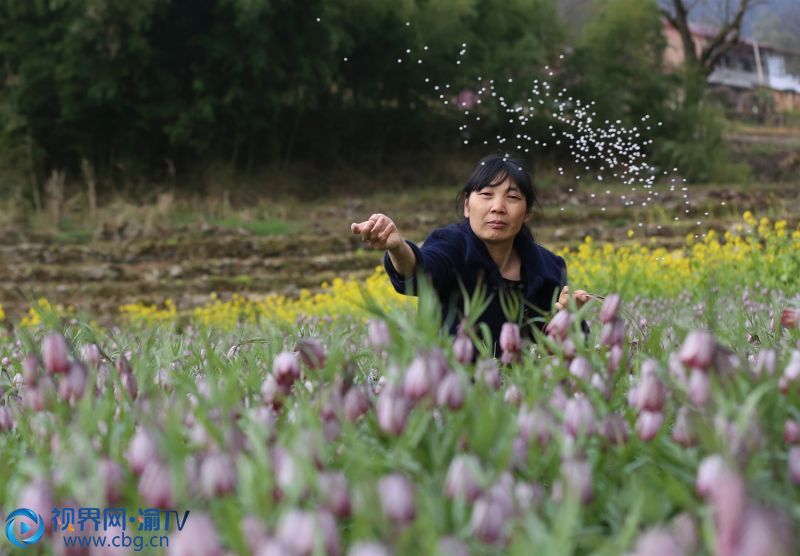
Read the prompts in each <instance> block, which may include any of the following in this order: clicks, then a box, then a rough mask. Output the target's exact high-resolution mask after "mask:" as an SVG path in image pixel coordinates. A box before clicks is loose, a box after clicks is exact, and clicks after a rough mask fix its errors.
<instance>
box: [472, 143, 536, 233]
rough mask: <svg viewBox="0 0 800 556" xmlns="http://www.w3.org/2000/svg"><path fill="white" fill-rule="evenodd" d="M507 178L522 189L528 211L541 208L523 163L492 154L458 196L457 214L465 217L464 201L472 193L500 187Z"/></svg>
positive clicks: (474, 172) (477, 167) (480, 165)
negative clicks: (536, 207) (495, 186)
mask: <svg viewBox="0 0 800 556" xmlns="http://www.w3.org/2000/svg"><path fill="white" fill-rule="evenodd" d="M506 177H509V178H511V181H513V182H514V184H516V186H517V187H519V188H520V191H521V192H522V195H523V196H524V197H525V209H526V210H528V211H529V210H531V209H532V208H533V207H534V206H539V199H538V198H537V196H536V187H534V185H533V180H532V179H531V175H530V174H529V173H528V171H527V170H525V166H524V165H523V164H522V162H521V161H519V160H517V159H514V158H511V157H509V156H505V155H500V154H491V155H489V156H487V157H485V158H483V160H481V161H480V162H478V165H477V166H476V167H475V170H473V172H472V175H471V176H470V177H469V179H468V180H467V183H466V184H465V185H464V188H463V189H462V190H461V192H460V193H459V194H458V197H457V198H456V214H458V215H459V216H462V215H463V211H464V201H465V200H466V199H467V198H468V197H469V195H470V194H471V193H472V192H474V191H480V190H481V189H483V188H484V187H489V186H491V185H498V184H500V183H502V182H503V181H504V180H505V179H506ZM523 227H526V226H523Z"/></svg>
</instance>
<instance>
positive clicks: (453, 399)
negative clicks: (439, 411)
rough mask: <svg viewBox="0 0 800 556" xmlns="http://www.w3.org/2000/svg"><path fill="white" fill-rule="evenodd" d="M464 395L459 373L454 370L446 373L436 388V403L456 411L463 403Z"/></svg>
mask: <svg viewBox="0 0 800 556" xmlns="http://www.w3.org/2000/svg"><path fill="white" fill-rule="evenodd" d="M465 397H466V394H465V393H464V386H463V384H462V383H461V378H460V377H459V375H458V374H457V373H455V372H450V373H447V375H445V377H444V378H443V379H442V381H441V382H440V383H439V388H437V390H436V403H437V405H439V406H440V407H444V406H446V407H447V408H449V409H451V410H453V411H456V410H458V409H461V406H463V405H464V398H465Z"/></svg>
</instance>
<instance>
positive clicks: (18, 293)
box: [0, 183, 800, 317]
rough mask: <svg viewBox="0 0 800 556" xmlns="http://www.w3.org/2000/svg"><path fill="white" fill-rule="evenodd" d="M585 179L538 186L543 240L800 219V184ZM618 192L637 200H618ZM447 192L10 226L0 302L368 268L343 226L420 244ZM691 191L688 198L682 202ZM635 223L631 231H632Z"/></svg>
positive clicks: (268, 287)
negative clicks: (37, 227)
mask: <svg viewBox="0 0 800 556" xmlns="http://www.w3.org/2000/svg"><path fill="white" fill-rule="evenodd" d="M583 187H584V188H583V189H581V190H578V191H574V192H569V191H568V190H567V189H548V190H546V191H543V192H542V195H541V196H542V204H543V209H542V211H541V212H540V213H539V214H538V215H537V217H536V221H535V222H534V231H535V233H536V235H537V238H538V240H539V241H540V242H541V243H543V244H544V245H546V246H548V247H551V248H557V247H561V246H564V245H567V246H569V245H575V244H577V243H578V242H580V241H581V240H582V239H583V238H584V237H585V236H586V235H591V236H592V237H593V238H594V239H596V240H598V241H613V242H615V243H618V244H619V243H623V242H626V241H633V240H637V241H640V242H646V243H648V244H652V245H665V246H671V245H678V244H679V243H681V242H682V241H683V240H684V238H685V236H686V234H688V233H690V232H691V233H695V232H698V231H700V230H705V229H708V228H713V229H716V230H717V231H720V232H722V231H724V230H725V229H727V228H728V227H729V226H731V225H732V223H733V222H734V221H738V220H739V219H740V217H741V214H742V212H744V211H745V210H751V211H752V212H754V213H755V214H756V215H757V216H760V215H767V216H769V217H770V218H786V219H787V220H788V221H789V224H790V226H794V225H796V223H797V219H798V218H799V217H800V215H798V213H797V211H796V208H795V207H797V206H798V202H800V199H799V198H798V197H800V184H798V183H790V184H782V185H761V184H758V185H751V186H749V187H740V186H724V187H723V186H709V187H699V186H692V187H689V188H688V191H686V192H684V191H681V188H676V191H674V192H669V191H668V187H667V188H665V187H660V188H658V189H657V190H658V191H659V192H660V193H659V196H658V197H657V200H655V201H653V202H651V203H649V204H648V206H647V207H642V206H641V203H642V201H644V200H645V195H644V194H643V193H642V192H641V191H640V192H631V191H627V193H623V190H622V189H621V188H620V187H616V188H611V189H608V191H610V193H606V191H607V189H606V187H602V188H601V187H592V188H589V187H586V186H583ZM685 194H686V195H689V197H688V199H687V198H684V197H683V195H685ZM621 195H625V196H626V200H627V201H634V203H633V205H632V206H630V207H623V205H622V201H620V196H621ZM454 198H455V189H454V188H440V189H425V190H418V191H413V192H407V193H403V194H400V195H389V194H386V193H381V194H376V195H374V196H371V197H361V198H353V197H339V198H333V199H329V200H327V201H324V202H318V201H315V202H314V204H311V205H304V204H303V202H302V201H300V200H293V201H291V200H286V201H283V202H281V203H278V205H279V206H276V207H274V211H273V212H274V213H275V214H279V215H280V218H281V220H283V221H285V222H287V223H288V224H289V226H288V228H289V229H290V230H291V231H288V232H285V233H277V234H272V235H258V234H257V233H254V232H252V231H248V229H245V227H242V226H239V227H231V226H221V225H211V224H208V223H205V222H203V223H192V224H179V223H175V224H174V225H166V226H164V225H159V226H149V227H147V226H137V225H136V224H137V223H136V222H133V221H130V222H121V223H117V224H116V225H115V226H116V227H111V226H109V225H103V226H98V228H97V229H96V230H90V232H91V233H89V234H87V235H83V236H79V237H78V238H73V239H69V238H65V237H63V236H57V235H52V234H44V233H36V232H33V231H29V230H24V229H19V228H7V229H5V230H0V304H1V305H2V306H3V307H4V309H5V311H6V312H7V313H8V314H9V315H11V316H14V315H18V314H20V313H22V312H24V311H25V310H26V309H27V307H29V306H30V302H31V300H32V299H35V298H38V297H40V296H44V297H47V298H48V299H49V300H50V301H51V302H54V303H62V304H72V305H75V306H76V307H77V308H79V309H85V310H88V311H90V312H91V313H92V314H93V315H98V316H100V317H102V316H103V315H112V314H115V313H116V310H117V308H118V307H119V306H120V305H123V304H125V303H130V302H134V301H143V302H146V303H160V302H162V301H163V300H164V299H166V298H171V299H173V300H174V301H175V302H176V304H177V305H178V306H179V307H188V306H192V305H196V304H199V303H202V302H204V301H206V300H207V299H208V296H209V295H210V294H211V293H212V292H216V293H217V294H218V295H219V296H221V297H225V296H229V295H231V294H233V293H234V292H240V293H243V294H245V295H259V294H263V293H266V292H270V291H277V292H280V293H284V294H290V295H291V294H296V293H298V292H299V290H300V289H302V288H308V289H310V290H312V291H313V290H315V289H317V288H319V286H320V284H321V283H322V282H324V281H330V280H331V279H332V278H334V277H336V276H346V275H353V276H356V277H362V276H366V275H368V274H369V273H370V272H371V271H372V270H373V269H374V267H375V266H376V265H379V264H380V263H381V256H382V255H381V253H378V252H375V251H370V250H365V249H363V248H362V247H361V243H360V241H359V239H358V238H356V237H354V236H351V235H350V233H349V225H350V223H351V222H353V221H356V220H363V219H366V218H368V217H369V215H370V214H372V213H374V212H384V213H386V214H389V215H390V216H392V217H393V218H394V219H395V221H396V222H397V224H398V226H399V227H400V229H401V230H402V231H403V233H404V234H405V235H406V236H407V237H408V238H409V239H411V240H414V241H422V240H423V239H424V238H425V236H426V235H427V233H428V232H430V230H431V229H433V228H435V227H437V226H441V225H445V224H447V223H449V222H452V221H454V220H455V218H456V212H455V201H454ZM687 200H688V201H689V202H690V203H691V205H685V203H686V201H687ZM682 205H684V206H689V207H690V208H691V210H692V214H693V216H691V218H689V217H686V218H683V219H681V220H679V221H678V222H675V221H674V220H673V215H675V214H680V212H681V211H680V210H678V209H679V208H680V207H681V206H682ZM705 213H708V215H707V216H706V214H705ZM695 215H697V216H695ZM698 217H699V219H700V220H701V221H702V224H701V226H697V220H698ZM640 222H641V223H642V226H641V227H640V226H639V225H638V224H639V223H640ZM631 229H632V230H634V238H633V239H630V238H629V237H628V235H629V234H628V231H629V230H631Z"/></svg>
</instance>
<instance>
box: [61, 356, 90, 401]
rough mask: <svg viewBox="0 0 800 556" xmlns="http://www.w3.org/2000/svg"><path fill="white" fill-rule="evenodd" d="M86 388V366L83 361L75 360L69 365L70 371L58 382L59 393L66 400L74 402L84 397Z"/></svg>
mask: <svg viewBox="0 0 800 556" xmlns="http://www.w3.org/2000/svg"><path fill="white" fill-rule="evenodd" d="M85 389H86V368H85V367H84V366H83V363H81V362H79V361H74V362H72V363H71V364H70V366H69V372H68V373H67V374H66V375H65V376H62V377H61V380H60V382H59V383H58V395H59V397H60V398H61V399H62V400H64V401H70V400H71V401H73V402H74V401H76V400H80V399H81V398H82V397H83V392H84V390H85Z"/></svg>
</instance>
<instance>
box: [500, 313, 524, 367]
mask: <svg viewBox="0 0 800 556" xmlns="http://www.w3.org/2000/svg"><path fill="white" fill-rule="evenodd" d="M500 349H501V350H502V351H503V355H504V356H505V355H506V354H508V357H507V358H508V359H510V360H513V361H516V360H518V358H519V352H520V351H521V350H522V338H521V336H520V331H519V325H518V324H516V323H513V322H504V323H503V326H502V328H501V329H500ZM507 362H511V361H507Z"/></svg>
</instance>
